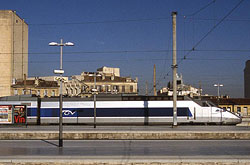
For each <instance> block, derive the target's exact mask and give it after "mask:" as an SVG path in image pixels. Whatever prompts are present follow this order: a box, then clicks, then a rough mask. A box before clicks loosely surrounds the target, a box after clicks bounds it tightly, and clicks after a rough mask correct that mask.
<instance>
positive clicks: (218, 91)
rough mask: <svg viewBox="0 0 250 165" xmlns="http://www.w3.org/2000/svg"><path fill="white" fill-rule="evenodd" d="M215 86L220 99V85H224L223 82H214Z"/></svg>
mask: <svg viewBox="0 0 250 165" xmlns="http://www.w3.org/2000/svg"><path fill="white" fill-rule="evenodd" d="M214 87H217V94H218V99H219V96H220V87H223V84H219V83H218V84H214Z"/></svg>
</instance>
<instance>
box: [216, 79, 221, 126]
mask: <svg viewBox="0 0 250 165" xmlns="http://www.w3.org/2000/svg"><path fill="white" fill-rule="evenodd" d="M214 87H217V94H218V96H217V97H218V98H217V104H218V107H219V97H220V87H223V84H219V83H218V84H214ZM220 122H221V124H222V111H221V110H220Z"/></svg>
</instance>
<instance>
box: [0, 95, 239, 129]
mask: <svg viewBox="0 0 250 165" xmlns="http://www.w3.org/2000/svg"><path fill="white" fill-rule="evenodd" d="M14 98H15V97H14ZM171 99H172V98H171V97H168V96H105V97H101V96H98V97H97V101H96V122H97V124H98V125H102V124H112V125H115V124H117V125H123V124H126V125H130V124H131V125H154V124H172V122H173V101H172V100H171ZM0 105H26V106H27V123H28V124H36V123H37V122H38V121H39V123H41V124H57V123H58V122H59V111H60V110H59V99H58V98H42V99H40V98H37V97H20V96H16V99H13V98H11V99H0ZM62 113H63V123H64V124H93V121H94V101H93V98H63V111H62ZM177 122H178V123H180V124H182V123H186V124H197V123H204V124H218V123H220V124H238V123H240V122H241V117H240V116H238V115H237V114H234V113H232V112H229V111H227V110H223V109H221V108H218V107H216V106H215V105H214V104H213V103H212V102H210V101H205V100H194V99H191V98H188V97H178V101H177Z"/></svg>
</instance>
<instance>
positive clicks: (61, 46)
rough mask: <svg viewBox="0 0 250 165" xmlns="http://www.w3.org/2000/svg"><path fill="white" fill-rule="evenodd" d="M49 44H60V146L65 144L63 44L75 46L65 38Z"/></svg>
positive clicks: (58, 72) (58, 71)
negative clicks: (63, 121)
mask: <svg viewBox="0 0 250 165" xmlns="http://www.w3.org/2000/svg"><path fill="white" fill-rule="evenodd" d="M49 46H60V70H54V73H55V74H60V99H59V106H60V117H59V147H62V146H63V136H62V135H63V134H62V131H63V127H62V106H63V105H62V104H63V100H62V99H63V97H62V81H63V77H62V75H63V73H64V70H63V63H62V60H63V59H62V56H63V46H74V44H73V43H72V42H66V43H63V39H61V42H60V43H56V42H50V43H49Z"/></svg>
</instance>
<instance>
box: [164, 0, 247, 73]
mask: <svg viewBox="0 0 250 165" xmlns="http://www.w3.org/2000/svg"><path fill="white" fill-rule="evenodd" d="M243 1H244V0H241V1H240V2H239V3H237V4H236V5H235V6H234V7H233V8H232V9H231V10H230V11H229V12H228V13H227V14H226V15H225V16H224V17H223V18H222V19H221V20H220V21H219V22H218V23H216V24H215V25H214V26H213V27H212V28H211V29H210V30H209V31H208V32H207V33H206V34H205V35H204V36H203V37H202V38H201V39H200V40H199V41H198V42H197V43H196V44H194V46H193V47H192V49H190V50H189V51H188V52H187V53H186V55H185V56H184V57H183V58H182V59H181V60H179V61H178V62H177V65H180V63H182V61H183V60H186V59H187V56H189V55H190V53H191V52H193V51H195V49H196V47H197V46H198V45H199V44H200V43H201V42H202V41H203V40H204V39H205V38H206V37H207V36H209V35H210V34H211V33H212V32H213V31H214V30H215V29H216V28H217V27H218V26H219V25H220V24H221V23H222V22H223V21H224V20H225V19H226V18H227V17H228V16H229V15H231V14H232V13H233V11H235V9H237V8H238V7H239V6H240V4H241V3H242V2H243ZM170 72H171V70H170V71H169V72H167V74H166V75H169V73H170Z"/></svg>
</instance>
